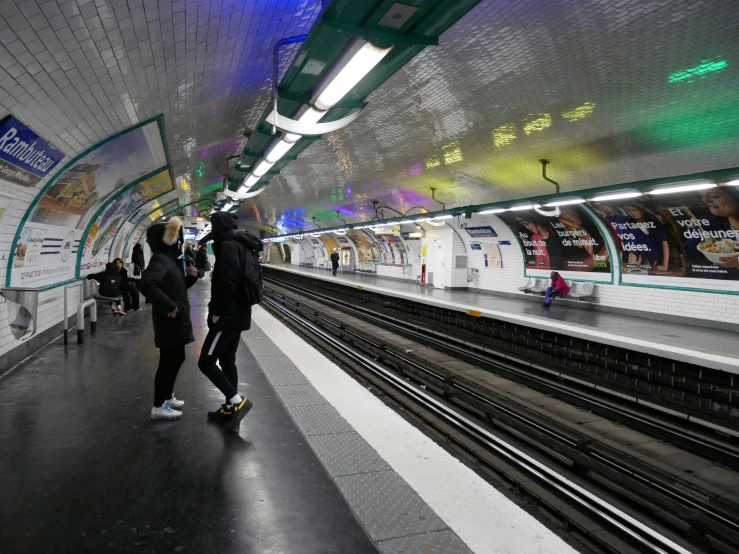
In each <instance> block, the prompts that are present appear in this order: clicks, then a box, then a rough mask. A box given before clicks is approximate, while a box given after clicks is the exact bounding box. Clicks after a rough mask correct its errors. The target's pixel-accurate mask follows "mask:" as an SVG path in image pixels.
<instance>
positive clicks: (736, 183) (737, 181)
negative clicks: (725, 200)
mask: <svg viewBox="0 0 739 554" xmlns="http://www.w3.org/2000/svg"><path fill="white" fill-rule="evenodd" d="M726 184H727V186H730V187H739V179H734V180H733V181H729V182H728V183H726Z"/></svg>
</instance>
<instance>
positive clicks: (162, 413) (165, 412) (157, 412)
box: [151, 400, 182, 419]
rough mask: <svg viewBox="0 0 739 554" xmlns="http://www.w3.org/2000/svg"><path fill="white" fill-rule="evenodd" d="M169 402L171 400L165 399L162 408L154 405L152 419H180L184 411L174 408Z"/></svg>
mask: <svg viewBox="0 0 739 554" xmlns="http://www.w3.org/2000/svg"><path fill="white" fill-rule="evenodd" d="M169 402H170V401H169V400H165V401H164V404H162V407H161V408H157V407H156V406H154V407H153V408H152V409H151V419H179V418H180V417H182V412H178V411H177V410H173V409H172V407H171V406H170V405H169Z"/></svg>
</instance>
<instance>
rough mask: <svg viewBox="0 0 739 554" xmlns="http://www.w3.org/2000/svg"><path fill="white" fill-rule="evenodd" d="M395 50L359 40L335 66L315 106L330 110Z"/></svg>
mask: <svg viewBox="0 0 739 554" xmlns="http://www.w3.org/2000/svg"><path fill="white" fill-rule="evenodd" d="M392 49H393V47H392V46H391V47H390V48H378V47H377V46H375V45H374V44H372V43H371V42H368V41H366V40H364V39H357V40H356V41H355V42H354V44H352V45H351V47H350V48H349V50H348V51H347V52H346V54H345V55H344V57H343V58H342V59H341V61H340V62H339V63H338V64H337V65H336V66H334V68H333V69H332V71H331V73H330V74H329V76H328V78H327V79H326V81H325V82H326V84H325V86H323V87H322V88H321V89H319V92H318V97H317V98H316V101H315V102H314V103H313V105H314V106H315V107H316V108H318V109H319V110H328V109H329V108H331V107H332V106H334V105H335V104H336V103H338V102H339V101H340V100H341V99H342V98H344V96H346V94H347V93H348V92H349V91H350V90H351V89H353V88H354V87H355V86H356V85H357V83H359V81H361V80H362V79H363V78H364V77H365V76H366V75H367V74H368V73H369V72H370V71H372V69H374V67H375V66H376V65H377V64H378V63H380V62H381V61H382V59H383V58H384V57H385V56H387V55H388V53H390V51H391V50H392Z"/></svg>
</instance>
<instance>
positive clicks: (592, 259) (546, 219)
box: [496, 205, 611, 281]
mask: <svg viewBox="0 0 739 554" xmlns="http://www.w3.org/2000/svg"><path fill="white" fill-rule="evenodd" d="M497 217H499V218H500V219H501V220H503V221H504V222H505V223H506V224H507V225H508V226H509V227H510V229H511V230H512V231H513V234H514V235H515V237H516V239H517V240H518V242H519V243H520V245H521V249H522V251H523V255H524V263H525V264H526V272H527V274H528V273H530V274H534V275H543V276H548V275H549V273H550V272H551V271H552V270H556V271H561V272H570V274H572V273H575V272H576V273H582V272H587V273H592V274H594V275H591V276H589V277H588V279H593V280H599V281H604V280H607V279H610V277H611V275H610V272H611V260H610V254H609V252H608V246H607V244H606V241H605V240H604V238H603V235H602V234H601V232H600V229H599V228H598V225H597V224H596V222H595V221H594V220H593V219H591V217H590V216H589V215H588V214H587V212H586V211H585V210H584V209H583V208H582V207H580V206H577V205H574V206H561V207H560V208H559V215H558V216H549V215H543V213H540V212H539V211H537V210H534V209H530V210H521V211H512V212H505V213H501V214H497ZM496 246H497V245H496ZM537 272H538V273H537ZM599 273H600V274H603V275H602V276H601V277H598V275H597V274H599Z"/></svg>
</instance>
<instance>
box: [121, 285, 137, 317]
mask: <svg viewBox="0 0 739 554" xmlns="http://www.w3.org/2000/svg"><path fill="white" fill-rule="evenodd" d="M121 296H122V297H123V309H124V310H126V311H129V310H131V309H132V308H133V309H134V310H138V309H139V291H138V289H137V288H136V287H135V286H133V285H132V286H130V287H123V286H121Z"/></svg>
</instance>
